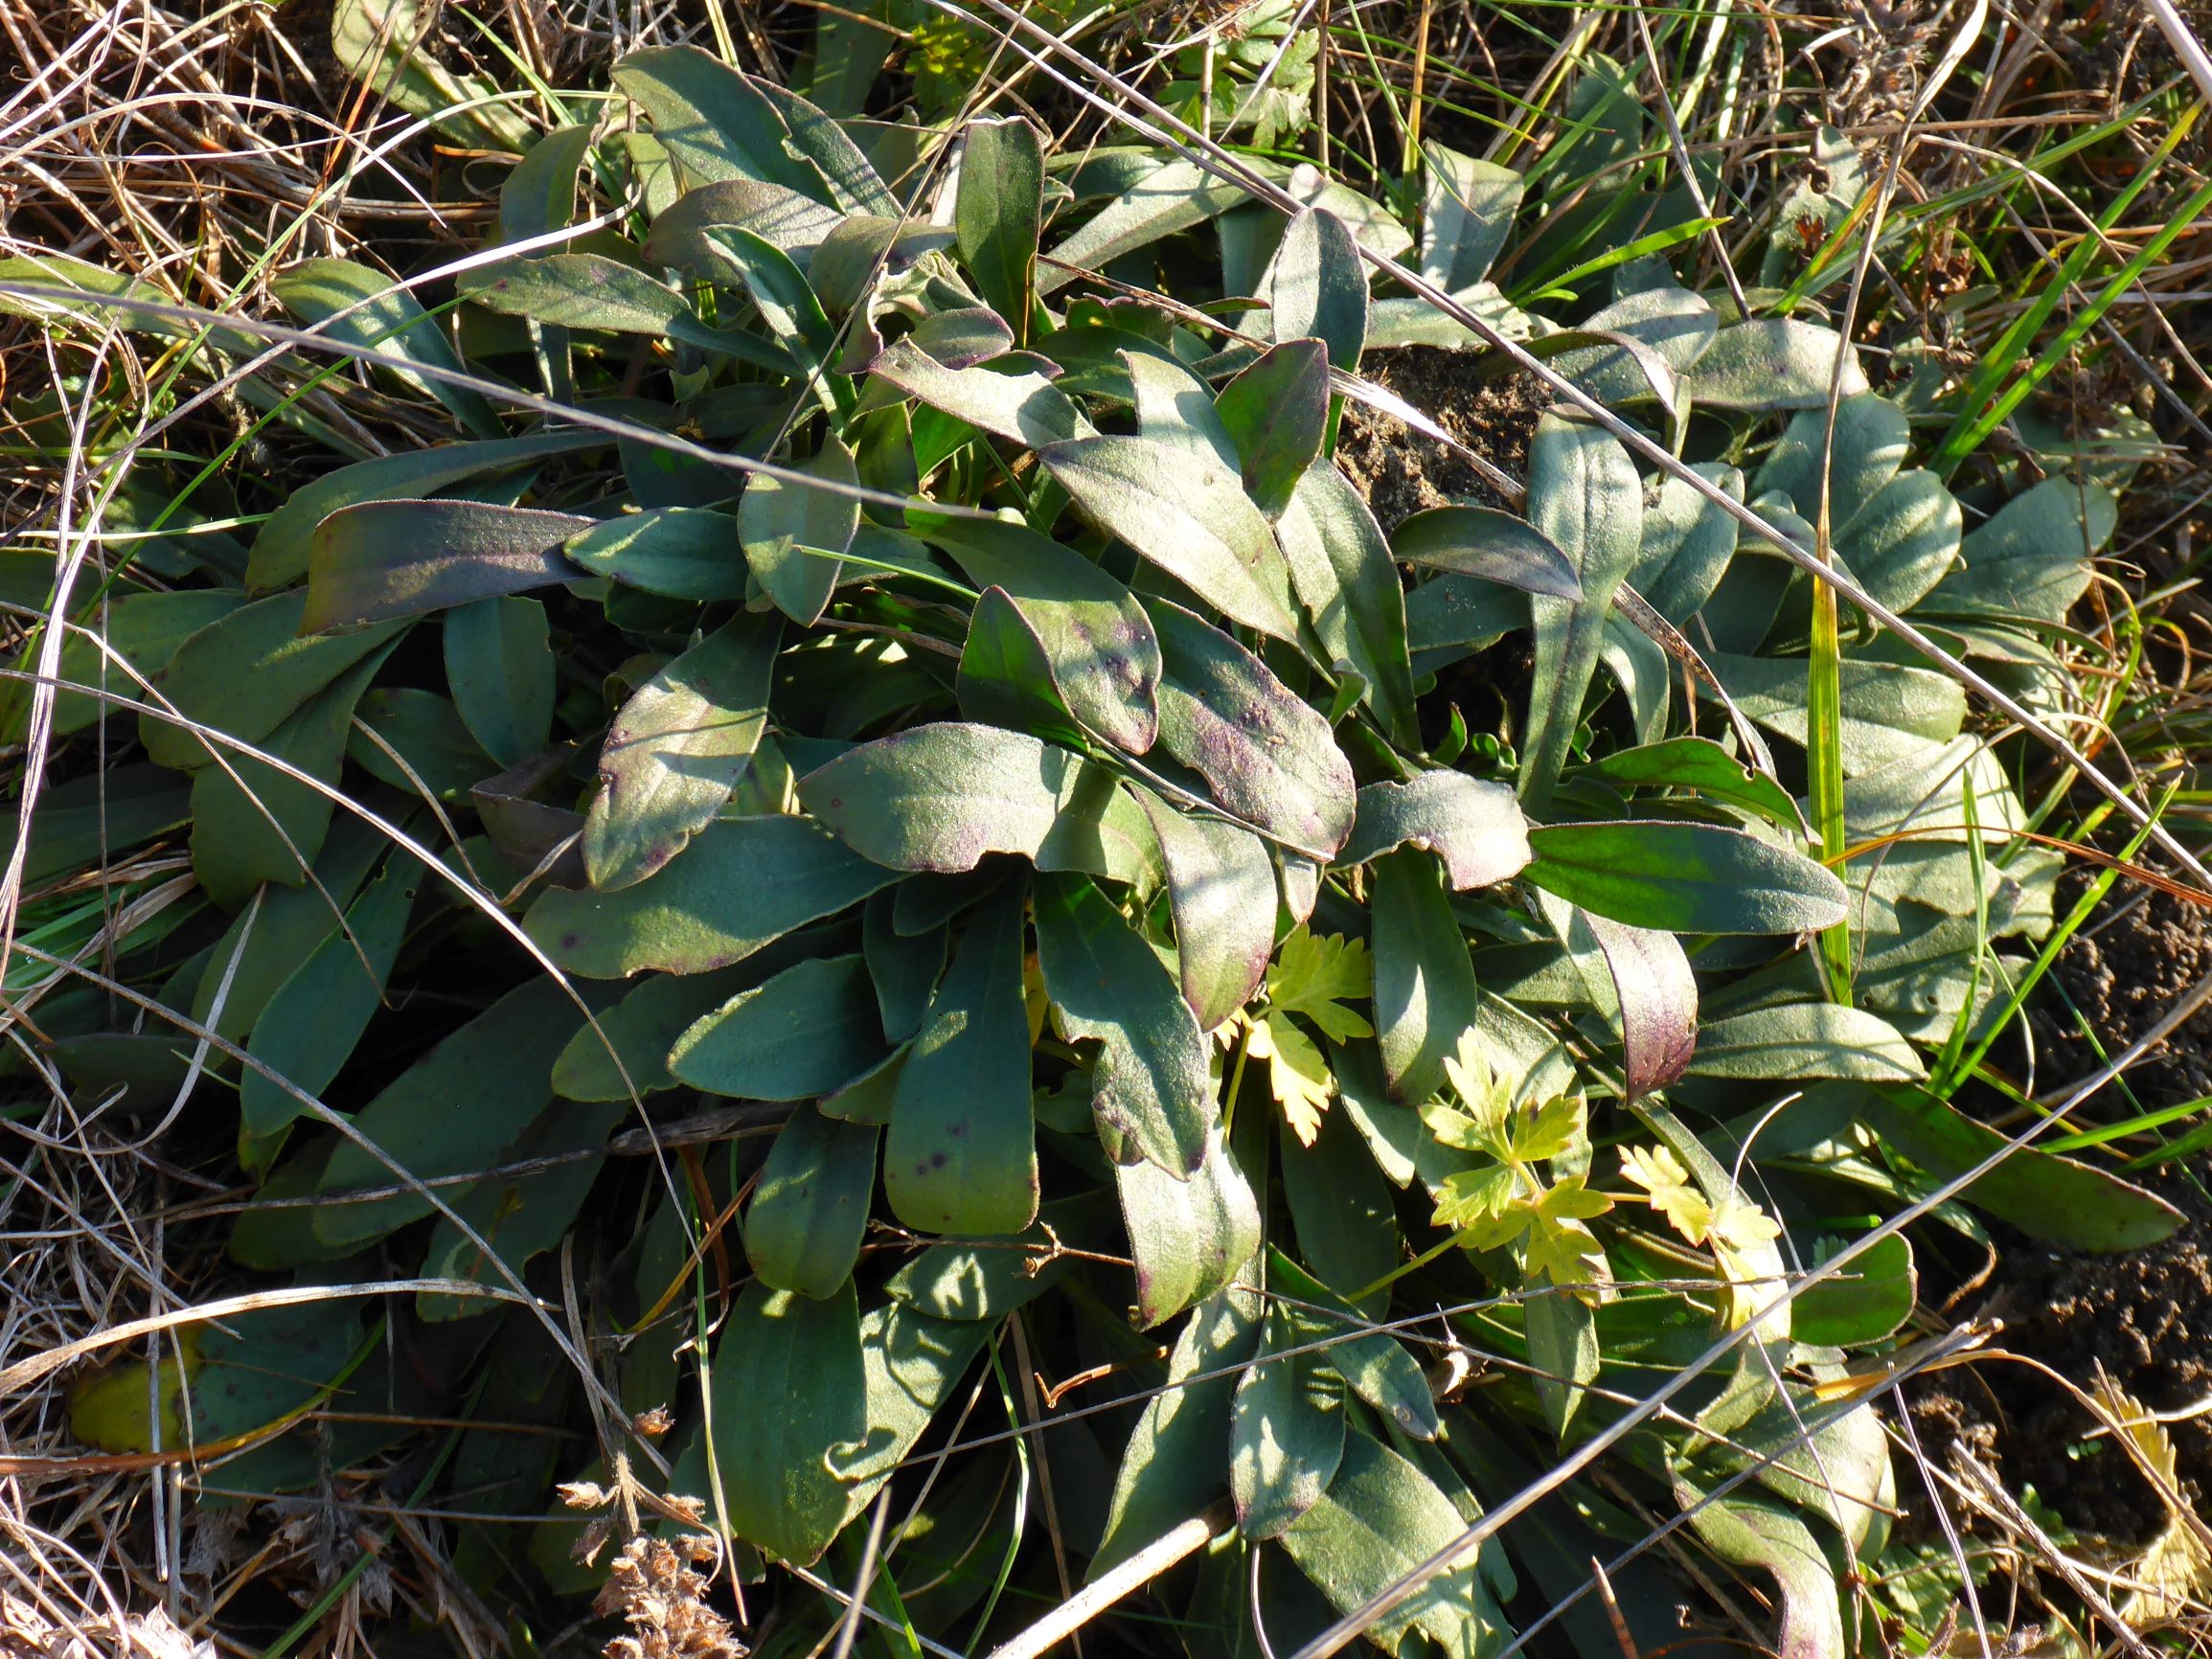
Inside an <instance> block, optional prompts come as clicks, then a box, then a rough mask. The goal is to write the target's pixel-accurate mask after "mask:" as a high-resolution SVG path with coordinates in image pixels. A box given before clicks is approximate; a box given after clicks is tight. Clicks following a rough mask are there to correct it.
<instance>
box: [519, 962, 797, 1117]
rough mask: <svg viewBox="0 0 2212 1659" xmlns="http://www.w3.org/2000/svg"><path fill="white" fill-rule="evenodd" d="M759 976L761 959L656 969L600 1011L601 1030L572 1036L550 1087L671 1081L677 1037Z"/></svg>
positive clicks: (601, 1091)
mask: <svg viewBox="0 0 2212 1659" xmlns="http://www.w3.org/2000/svg"><path fill="white" fill-rule="evenodd" d="M760 977H761V976H760V973H759V966H758V964H757V963H747V964H746V965H745V966H742V967H738V968H718V969H716V970H714V971H713V972H709V973H656V974H654V975H653V976H652V977H651V978H650V979H647V980H643V981H641V982H640V983H639V984H638V986H637V988H636V989H634V990H631V991H629V992H628V993H627V995H625V996H624V997H623V999H622V1001H620V1002H618V1003H616V1004H615V1005H614V1007H612V1008H610V1009H608V1010H607V1011H606V1012H604V1013H603V1014H601V1015H600V1016H599V1030H598V1031H594V1030H592V1028H591V1027H589V1026H585V1027H584V1028H583V1029H582V1030H581V1031H579V1032H578V1033H577V1034H575V1035H574V1036H572V1037H570V1038H569V1039H568V1046H567V1047H566V1048H564V1049H562V1050H561V1051H560V1057H559V1059H557V1060H555V1061H554V1062H553V1092H554V1093H555V1094H557V1095H559V1096H560V1097H561V1098H562V1099H563V1100H570V1101H627V1100H628V1099H629V1097H630V1090H631V1088H632V1087H635V1089H636V1090H637V1092H638V1093H639V1094H640V1095H649V1094H651V1093H653V1092H654V1091H656V1090H659V1089H673V1088H674V1087H675V1086H676V1080H675V1079H674V1078H673V1076H671V1075H670V1072H669V1065H668V1057H669V1050H670V1049H672V1048H673V1047H674V1046H675V1042H676V1039H677V1038H678V1037H680V1036H682V1035H683V1034H684V1033H685V1032H686V1031H687V1030H689V1029H690V1028H691V1027H692V1026H693V1025H694V1024H695V1023H696V1022H697V1021H698V1020H699V1019H700V1018H701V1017H703V1016H704V1015H706V1014H708V1013H711V1012H713V1011H715V1010H716V1009H718V1008H720V1007H721V1006H722V1005H723V1004H724V1003H726V1002H728V1001H729V1000H730V998H731V997H732V996H734V995H736V994H737V993H738V992H739V991H740V990H742V989H746V988H747V987H749V986H751V985H757V984H758V983H760ZM610 1044H611V1045H612V1047H613V1049H614V1053H613V1054H612V1055H610V1054H608V1053H607V1049H608V1046H609V1045H610ZM618 1058H619V1059H620V1062H621V1064H620V1066H619V1068H618V1067H617V1064H616V1061H617V1059H618ZM626 1074H627V1078H628V1081H627V1082H625V1081H624V1078H625V1075H626Z"/></svg>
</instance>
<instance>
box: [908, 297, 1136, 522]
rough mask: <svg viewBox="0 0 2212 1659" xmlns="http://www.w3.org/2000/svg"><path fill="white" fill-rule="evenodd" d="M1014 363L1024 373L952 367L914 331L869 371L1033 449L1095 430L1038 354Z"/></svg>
mask: <svg viewBox="0 0 2212 1659" xmlns="http://www.w3.org/2000/svg"><path fill="white" fill-rule="evenodd" d="M1012 362H1021V363H1023V364H1024V365H1025V366H1024V367H1023V368H1022V369H1021V370H1020V371H1019V372H1018V373H1008V372H1006V371H1005V370H1003V369H999V368H995V367H989V366H978V367H975V368H968V369H948V368H946V366H945V365H944V364H943V363H940V362H939V361H938V360H937V359H936V358H935V357H932V356H931V355H930V354H929V353H928V352H924V350H923V349H922V348H921V347H920V346H919V345H917V344H916V343H915V342H914V339H913V337H912V336H911V335H909V336H906V337H905V338H902V339H900V340H896V341H894V342H893V343H892V344H891V345H890V346H889V347H888V348H887V349H886V350H885V351H884V352H883V353H882V354H881V355H880V356H878V358H877V359H876V360H875V361H874V362H873V363H871V364H870V365H869V366H868V370H869V373H870V374H872V375H876V376H877V377H878V379H880V380H882V381H884V382H885V383H886V384H887V385H890V386H893V387H896V388H897V389H898V390H899V391H901V392H903V393H904V394H905V395H906V396H907V397H909V398H920V399H921V400H922V401H923V402H924V403H926V404H928V405H929V406H930V407H931V408H932V409H942V410H943V411H944V412H945V413H946V414H947V415H950V416H951V417H953V419H955V420H965V421H967V422H968V424H969V425H970V426H977V427H980V428H982V429H983V430H984V431H986V432H991V433H995V434H996V435H997V436H999V437H1001V438H1006V439H1010V440H1012V441H1013V442H1015V443H1021V444H1026V445H1027V446H1029V447H1030V448H1033V449H1034V448H1038V447H1040V446H1041V445H1043V444H1047V443H1059V442H1061V441H1062V440H1065V439H1071V438H1081V437H1083V436H1086V435H1087V434H1089V433H1090V431H1091V429H1092V428H1091V424H1090V422H1089V421H1088V420H1085V419H1084V418H1083V411H1082V410H1080V409H1078V408H1077V407H1076V406H1075V401H1074V399H1072V398H1069V397H1068V395H1067V394H1066V393H1065V392H1062V391H1061V390H1060V388H1059V387H1057V386H1055V385H1054V384H1053V383H1052V382H1051V381H1050V380H1049V379H1047V378H1046V377H1045V376H1044V375H1042V374H1040V373H1038V370H1036V369H1035V368H1033V367H1028V366H1026V365H1027V364H1030V363H1034V362H1035V359H1034V358H1028V359H1010V366H1011V363H1012ZM948 522H955V523H961V524H969V523H972V522H973V521H971V520H953V521H948Z"/></svg>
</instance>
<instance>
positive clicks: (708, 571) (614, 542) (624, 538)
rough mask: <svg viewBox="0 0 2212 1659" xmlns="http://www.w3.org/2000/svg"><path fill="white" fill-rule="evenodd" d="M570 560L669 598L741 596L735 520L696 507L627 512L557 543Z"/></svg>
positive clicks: (740, 556)
mask: <svg viewBox="0 0 2212 1659" xmlns="http://www.w3.org/2000/svg"><path fill="white" fill-rule="evenodd" d="M560 551H561V553H562V554H563V555H564V556H565V557H567V558H568V560H569V562H570V563H572V564H575V565H578V566H580V567H582V569H583V570H585V571H588V572H590V573H591V574H593V575H595V576H607V577H612V578H613V579H614V580H616V581H619V582H623V583H625V584H627V585H628V586H630V587H635V588H643V589H644V590H645V591H646V592H647V593H657V594H665V595H666V596H667V597H668V598H670V599H691V600H738V599H743V598H744V597H745V577H746V573H747V569H748V567H747V565H746V563H745V557H744V551H743V549H742V547H741V545H740V542H739V531H738V521H737V520H736V518H734V517H733V516H731V515H730V514H729V513H726V512H714V511H708V510H707V509H704V508H696V507H663V508H657V509H655V510H653V511H648V512H637V513H626V514H624V515H623V516H622V517H620V518H610V519H606V520H604V522H602V523H599V524H594V525H591V526H589V527H587V528H586V529H583V530H582V531H579V532H578V533H577V534H574V535H572V536H570V537H569V539H568V540H567V541H565V542H563V543H562V544H561V548H560Z"/></svg>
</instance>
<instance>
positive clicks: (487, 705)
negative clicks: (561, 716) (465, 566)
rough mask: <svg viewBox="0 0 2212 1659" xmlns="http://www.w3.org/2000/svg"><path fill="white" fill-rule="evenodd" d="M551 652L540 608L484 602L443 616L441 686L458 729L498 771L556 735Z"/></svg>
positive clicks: (524, 602) (529, 603)
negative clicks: (449, 692) (447, 691)
mask: <svg viewBox="0 0 2212 1659" xmlns="http://www.w3.org/2000/svg"><path fill="white" fill-rule="evenodd" d="M554 678H555V675H554V663H553V647H552V644H551V638H550V634H549V631H548V629H547V626H546V621H545V606H544V604H543V603H542V602H539V601H537V600H534V599H512V598H511V599H486V600H478V601H477V602H475V603H474V604H466V605H462V606H461V607H460V608H458V609H456V610H451V611H448V612H446V613H445V680H446V684H448V685H449V686H451V687H452V689H453V702H454V705H455V707H457V708H458V709H459V710H460V711H461V723H462V724H463V725H465V726H467V728H468V734H469V736H470V737H472V738H474V739H476V740H477V741H478V742H479V743H481V744H483V745H484V752H485V753H486V754H488V755H490V757H491V758H492V759H493V760H494V761H498V762H499V763H500V764H501V765H502V766H518V765H520V764H521V763H522V762H523V761H527V760H528V759H530V757H531V756H533V755H535V754H536V753H537V752H538V751H540V750H541V749H543V748H544V747H545V745H546V744H547V742H548V741H550V740H551V739H552V736H553V698H554V692H555V685H554Z"/></svg>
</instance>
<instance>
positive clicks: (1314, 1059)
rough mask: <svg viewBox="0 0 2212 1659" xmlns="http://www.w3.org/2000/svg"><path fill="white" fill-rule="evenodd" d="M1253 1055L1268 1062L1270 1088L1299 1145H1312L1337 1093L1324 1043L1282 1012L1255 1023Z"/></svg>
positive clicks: (1253, 1029)
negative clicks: (1319, 1041)
mask: <svg viewBox="0 0 2212 1659" xmlns="http://www.w3.org/2000/svg"><path fill="white" fill-rule="evenodd" d="M1251 1055H1252V1057H1253V1058H1254V1059H1264V1060H1266V1062H1267V1087H1268V1090H1269V1091H1270V1092H1271V1093H1272V1094H1273V1095H1274V1097H1275V1100H1276V1102H1277V1103H1278V1104H1279V1105H1281V1106H1282V1108H1283V1120H1284V1122H1286V1123H1288V1125H1290V1132H1291V1133H1292V1134H1294V1135H1296V1136H1297V1137H1298V1144H1299V1145H1300V1146H1302V1147H1311V1145H1312V1144H1313V1142H1314V1140H1315V1138H1316V1137H1318V1136H1319V1135H1320V1133H1321V1114H1322V1113H1323V1112H1325V1111H1327V1110H1328V1109H1329V1101H1330V1097H1331V1096H1333V1095H1334V1093H1335V1092H1336V1079H1335V1077H1334V1075H1333V1074H1332V1073H1331V1072H1330V1070H1329V1062H1328V1060H1327V1059H1325V1058H1323V1057H1322V1054H1321V1049H1320V1045H1319V1044H1317V1043H1315V1042H1314V1040H1313V1039H1312V1038H1311V1037H1310V1036H1308V1035H1307V1034H1305V1033H1304V1032H1302V1031H1300V1030H1299V1029H1298V1028H1297V1027H1296V1026H1295V1025H1293V1024H1292V1023H1291V1022H1290V1020H1289V1018H1288V1016H1287V1015H1285V1014H1282V1013H1279V1012H1269V1013H1267V1014H1265V1015H1263V1016H1262V1017H1261V1018H1259V1019H1256V1020H1254V1021H1253V1022H1252V1042H1251Z"/></svg>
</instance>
